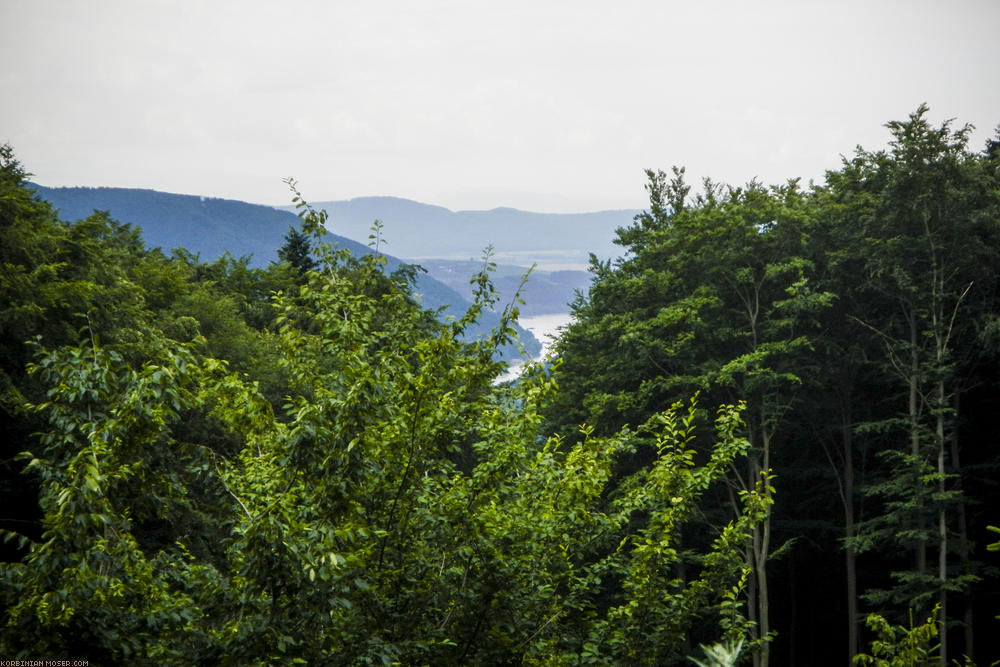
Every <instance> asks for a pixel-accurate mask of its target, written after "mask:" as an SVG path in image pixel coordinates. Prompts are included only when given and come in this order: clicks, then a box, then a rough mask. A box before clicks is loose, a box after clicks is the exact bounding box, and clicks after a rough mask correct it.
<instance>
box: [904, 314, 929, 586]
mask: <svg viewBox="0 0 1000 667" xmlns="http://www.w3.org/2000/svg"><path fill="white" fill-rule="evenodd" d="M908 319H909V324H910V373H909V378H908V383H909V405H908V409H909V413H910V414H909V421H910V454H912V455H913V460H914V465H917V464H916V462H917V461H919V460H920V355H919V350H918V348H917V342H918V340H917V322H916V317H915V315H914V313H913V312H912V311H910V312H909V313H908ZM913 484H914V489H919V488H920V486H921V485H922V482H921V481H920V471H919V470H915V471H914V480H913ZM917 502H918V507H921V508H922V507H923V493H919V495H918V497H917ZM921 514H922V512H918V519H917V521H920V522H921V523H922V521H921V519H920V518H919V517H920V516H921ZM914 528H916V529H917V530H922V528H923V527H922V526H919V525H917V526H914ZM915 560H916V570H917V572H918V573H919V574H921V575H923V574H927V540H926V539H924V538H920V539H919V542H918V543H917V546H916V550H915Z"/></svg>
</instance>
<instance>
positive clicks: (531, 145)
mask: <svg viewBox="0 0 1000 667" xmlns="http://www.w3.org/2000/svg"><path fill="white" fill-rule="evenodd" d="M998 25H1000V2H997V1H996V0H949V2H941V1H940V0H933V1H930V0H863V1H859V0H823V1H813V0H701V1H695V0H688V1H683V2H681V1H672V0H615V2H610V0H606V1H602V2H596V1H592V0H572V1H565V2H564V1H546V0H530V1H522V0H504V2H497V1H496V0H493V1H490V2H481V1H479V0H457V1H450V0H406V1H394V0H379V1H370V2H360V1H357V2H354V1H350V2H349V1H346V0H321V1H316V2H305V1H298V0H284V1H282V2H278V1H276V0H239V1H234V2H229V1H222V0H213V1H212V2H194V1H180V0H168V1H157V0H124V1H112V0H89V1H86V2H84V1H75V0H63V1H55V0H0V53H2V57H0V91H2V94H0V143H9V144H11V145H12V146H13V148H14V151H15V153H16V155H17V157H18V159H19V160H20V161H21V163H22V164H23V166H24V167H25V168H26V169H27V170H28V171H29V172H31V173H33V174H34V180H35V181H36V182H38V183H41V184H43V185H46V186H78V185H82V186H113V187H132V188H152V189H156V190H162V191H167V192H176V193H183V194H199V195H204V196H213V197H224V198H230V199H240V200H244V201H249V202H254V203H261V204H272V205H279V204H285V203H288V202H289V199H290V195H289V191H288V187H287V185H286V184H285V183H284V182H283V179H284V178H286V177H294V178H295V179H297V180H298V183H299V188H300V189H301V190H302V192H303V193H304V195H305V196H306V198H307V199H310V200H313V201H321V200H336V199H350V198H353V197H360V196H374V195H391V196H397V197H406V198H409V199H415V200H417V201H421V202H425V203H430V204H437V205H440V206H445V207H447V208H450V209H452V210H460V209H491V208H494V207H498V206H510V207H515V208H521V209H525V210H533V211H545V212H581V211H592V210H602V209H622V208H644V207H645V206H646V204H647V198H646V192H645V189H644V184H645V183H646V177H645V174H644V170H646V169H663V170H664V171H669V169H670V168H671V167H672V166H674V165H677V166H683V167H685V168H686V169H687V174H688V177H689V180H690V181H692V182H695V183H697V182H699V181H700V180H701V179H702V178H704V177H711V178H712V179H714V180H716V181H721V182H725V183H730V184H734V185H739V184H743V183H745V182H747V181H749V180H750V179H753V178H756V179H758V180H760V181H762V182H764V183H768V184H774V183H783V182H784V181H786V180H787V179H789V178H793V177H801V178H802V179H803V182H808V181H809V180H810V179H815V180H816V181H817V182H819V181H821V180H822V178H823V174H824V172H825V171H826V170H829V169H836V168H837V167H838V166H839V165H840V162H841V156H844V155H850V154H852V153H853V151H854V150H855V147H856V146H858V145H861V146H863V147H864V148H866V149H869V150H872V149H878V148H881V147H883V146H885V145H886V142H887V140H888V133H887V130H886V129H885V127H884V124H885V123H886V122H888V121H890V120H902V119H905V118H906V117H907V116H908V115H909V114H910V113H911V112H913V111H914V110H915V109H916V108H917V106H918V105H919V104H921V103H927V104H928V105H929V107H930V118H931V120H932V121H934V122H935V123H940V122H943V121H945V120H947V119H951V118H954V119H955V123H956V124H957V125H961V124H965V123H971V124H973V125H975V126H976V128H977V129H976V131H975V132H974V133H973V135H972V147H973V148H974V149H976V150H978V149H980V148H981V147H982V146H983V144H984V143H985V141H986V139H987V138H989V137H991V136H993V134H994V132H995V130H996V128H997V126H998V124H1000V39H998V37H997V26H998Z"/></svg>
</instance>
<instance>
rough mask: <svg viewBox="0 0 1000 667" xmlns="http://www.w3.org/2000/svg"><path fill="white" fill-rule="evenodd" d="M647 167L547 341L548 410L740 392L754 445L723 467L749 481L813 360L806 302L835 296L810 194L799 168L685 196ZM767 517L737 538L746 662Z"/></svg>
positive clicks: (617, 416) (598, 419)
mask: <svg viewBox="0 0 1000 667" xmlns="http://www.w3.org/2000/svg"><path fill="white" fill-rule="evenodd" d="M648 177H649V183H648V185H647V189H648V190H649V193H650V209H649V211H647V212H645V213H643V214H642V215H640V216H638V217H637V218H636V222H635V224H634V225H633V226H631V227H629V228H626V229H622V230H619V232H618V239H617V242H618V243H619V244H620V245H621V246H622V247H623V248H624V249H625V250H626V251H627V253H628V254H627V255H626V258H625V259H623V260H620V261H619V262H617V263H616V265H615V266H614V267H613V268H612V267H611V266H610V265H604V266H596V267H595V268H596V277H595V280H594V284H593V286H592V287H591V290H590V294H589V298H588V299H581V300H580V301H578V303H577V304H576V305H575V309H574V315H575V321H574V322H573V323H572V324H571V326H570V327H569V329H568V331H567V332H566V334H565V335H564V336H563V338H562V339H561V340H560V341H559V342H558V343H557V346H556V349H557V350H558V352H559V354H560V355H561V357H562V361H563V364H562V366H561V368H560V371H559V372H560V378H561V383H562V386H563V387H564V390H563V392H562V394H561V396H560V397H559V398H558V399H557V402H556V403H555V404H554V406H553V408H552V409H551V411H550V413H549V414H550V415H552V416H553V419H554V421H556V422H558V420H559V419H563V418H564V417H561V416H560V415H571V417H570V419H580V418H584V419H590V420H593V422H594V423H596V424H606V423H610V424H616V423H629V422H632V421H633V420H636V419H642V418H643V415H644V413H646V412H648V411H652V410H654V409H655V406H656V405H657V404H663V403H664V402H669V401H671V400H676V397H677V396H679V395H683V394H684V393H685V392H690V391H692V390H693V389H696V388H697V389H704V390H706V391H708V392H709V393H710V395H713V396H717V397H726V400H733V399H735V398H736V397H740V398H741V399H745V400H746V401H747V404H748V410H747V416H746V427H747V430H746V435H747V438H748V440H749V441H750V443H751V445H752V455H751V456H750V457H749V459H748V465H747V468H746V469H745V470H744V471H742V472H735V471H734V474H733V475H732V477H731V479H730V481H731V483H732V484H733V485H734V488H740V489H746V488H747V487H748V485H752V484H753V483H755V482H754V481H755V480H758V479H760V478H761V476H764V477H765V478H769V476H770V474H771V469H772V465H773V461H772V455H773V448H774V443H775V438H776V435H777V433H778V431H779V430H780V429H781V425H782V420H783V417H784V415H785V413H786V412H787V411H788V410H789V409H790V407H791V405H792V403H793V401H794V396H795V394H796V392H797V388H798V387H799V385H800V384H801V382H802V374H803V372H808V371H809V368H810V366H809V363H808V362H807V361H806V359H807V357H806V353H807V352H808V351H809V350H810V348H811V345H812V343H811V340H810V336H809V335H810V333H811V332H813V331H815V330H816V326H817V320H816V314H817V312H819V311H821V310H822V309H824V308H825V307H827V306H828V305H829V303H830V301H831V299H832V295H830V294H829V293H825V292H821V291H818V290H816V289H814V288H813V286H812V284H811V279H810V275H811V273H812V270H813V267H812V262H811V261H810V259H809V257H808V254H807V252H808V249H807V247H806V239H807V225H808V223H809V221H810V220H811V218H812V217H813V215H814V212H813V210H812V208H811V203H810V202H811V199H810V197H809V196H808V194H807V193H804V192H802V191H801V190H800V189H799V188H798V184H797V183H796V182H790V183H788V184H786V185H784V186H780V187H772V188H766V187H763V186H761V185H759V184H757V183H750V184H749V185H747V186H746V187H744V188H732V187H723V186H719V185H717V184H714V183H711V182H706V184H705V188H704V191H703V192H701V193H699V194H697V195H696V196H694V197H690V196H689V194H690V188H689V187H688V186H687V185H686V183H685V182H684V179H683V170H681V169H675V170H674V174H673V177H672V178H668V177H667V175H666V174H664V173H663V172H657V173H654V172H648ZM592 387H593V388H594V389H591V388H592ZM574 405H575V406H584V409H585V410H586V412H582V413H581V411H580V410H579V409H577V410H572V409H571V407H570V406H574ZM764 488H765V493H767V494H768V495H769V494H770V493H771V492H772V489H771V487H770V484H769V483H768V484H766V485H765V487H764ZM771 528H772V526H771V516H770V514H769V515H768V516H766V517H765V518H764V520H763V521H762V522H761V523H760V524H759V526H757V527H756V528H755V530H754V532H753V535H752V538H751V540H750V542H749V543H748V545H747V546H746V561H747V566H748V568H749V572H750V585H749V587H748V595H749V607H748V609H749V611H750V614H749V618H750V619H751V621H752V622H753V623H754V624H755V632H756V635H755V636H756V638H757V640H758V641H757V642H756V644H755V645H754V664H755V665H767V664H768V661H769V646H768V642H769V639H770V635H771V625H770V614H771V611H770V604H771V603H770V588H769V585H768V560H769V557H770V555H771V552H772V549H773V546H774V545H773V544H772V539H773V535H772V530H771Z"/></svg>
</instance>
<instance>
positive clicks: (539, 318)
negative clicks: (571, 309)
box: [496, 313, 572, 383]
mask: <svg viewBox="0 0 1000 667" xmlns="http://www.w3.org/2000/svg"><path fill="white" fill-rule="evenodd" d="M571 319H572V316H571V315H570V314H569V313H550V314H547V315H535V316H533V317H521V318H518V324H520V325H521V326H522V327H524V328H525V329H527V330H528V331H530V332H531V333H532V335H534V337H535V338H537V339H538V342H539V343H541V344H542V351H541V353H540V354H539V355H538V356H537V357H535V358H534V359H532V361H540V360H541V359H543V358H544V357H545V355H546V354H548V353H549V350H550V349H551V348H552V342H553V341H554V340H555V338H556V337H557V336H558V335H559V333H560V331H559V330H560V329H561V328H562V327H565V326H566V325H567V324H569V322H570V320H571ZM523 364H524V361H523V360H520V359H518V360H515V361H512V362H511V363H510V366H509V367H508V369H507V372H506V373H504V374H503V375H501V376H500V377H498V378H497V380H496V382H497V383H500V382H507V381H508V380H513V379H515V378H517V376H518V375H520V374H521V366H522V365H523Z"/></svg>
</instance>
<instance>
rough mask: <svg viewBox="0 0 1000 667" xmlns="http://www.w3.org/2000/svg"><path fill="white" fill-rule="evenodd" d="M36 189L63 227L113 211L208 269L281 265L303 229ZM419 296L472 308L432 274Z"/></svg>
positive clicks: (354, 245)
mask: <svg viewBox="0 0 1000 667" xmlns="http://www.w3.org/2000/svg"><path fill="white" fill-rule="evenodd" d="M31 187H32V188H33V189H34V190H35V191H36V192H37V193H38V197H39V198H41V199H44V200H46V201H48V202H50V203H51V204H52V205H53V206H54V207H55V208H56V209H57V210H58V212H59V216H60V218H62V219H63V220H67V221H75V220H80V219H83V218H86V217H88V216H90V215H91V214H92V213H93V212H94V211H95V210H99V211H109V212H110V214H111V216H112V217H113V218H115V219H116V220H118V221H120V222H126V223H130V224H133V225H136V226H137V227H139V228H141V229H142V235H143V239H144V240H145V242H146V245H147V246H148V247H150V248H156V247H158V248H162V249H163V250H164V251H166V252H168V253H169V252H170V251H172V250H174V249H176V248H178V247H183V248H185V249H187V250H188V251H190V252H193V253H197V254H198V255H199V257H200V258H201V260H202V261H212V260H215V259H217V258H218V257H220V256H222V255H223V254H224V253H226V252H229V253H230V254H232V255H233V256H235V257H244V256H247V255H249V256H250V257H251V259H250V265H251V266H254V267H263V266H266V265H267V264H268V263H269V262H272V261H277V251H278V248H280V247H281V245H282V244H283V243H284V236H285V234H286V233H287V232H288V228H289V227H298V225H299V218H298V216H297V215H296V214H295V213H292V212H290V211H285V210H279V209H276V208H274V207H271V206H263V205H260V204H250V203H247V202H242V201H237V200H232V199H219V198H215V197H201V196H198V195H181V194H172V193H166V192H160V191H158V190H144V189H133V188H111V187H99V188H86V187H63V188H48V187H45V186H42V185H38V184H31ZM369 226H370V223H369ZM365 236H367V234H366V235H365ZM329 241H330V242H331V243H334V244H336V245H338V246H340V247H342V248H346V249H348V250H350V251H351V253H352V254H355V255H360V254H364V253H369V252H371V249H370V248H369V247H368V246H367V245H365V244H363V243H359V242H357V241H354V240H351V239H349V238H346V237H344V236H340V235H337V234H332V233H331V237H330V238H329ZM390 250H391V248H390ZM383 254H385V253H383ZM385 256H386V259H387V260H388V268H389V270H390V271H392V270H395V269H396V268H398V267H399V265H400V264H402V263H403V261H402V260H400V259H398V258H397V257H396V256H393V255H389V254H385ZM416 291H417V293H418V294H420V295H421V301H422V303H423V305H424V307H426V308H431V309H438V308H444V309H445V312H446V313H447V314H451V315H458V314H460V313H462V312H464V310H465V309H466V308H467V307H468V305H469V302H468V300H467V299H465V298H464V297H463V296H462V295H461V294H459V293H458V292H457V291H455V290H454V289H452V288H451V287H448V286H447V285H445V284H444V283H442V282H440V281H438V280H435V279H434V278H433V277H431V276H429V275H427V274H419V275H418V277H417V284H416ZM497 321H498V316H497V315H496V314H493V313H487V314H486V315H484V317H483V318H482V320H481V322H480V324H481V326H480V329H479V333H485V332H487V331H488V330H489V329H490V328H492V327H493V326H494V325H495V324H496V323H497ZM518 329H519V331H518V333H519V334H520V336H521V339H522V342H523V343H524V344H525V348H526V350H527V352H528V353H529V354H536V353H537V351H538V350H539V349H540V344H539V343H538V341H537V340H536V339H535V338H534V337H533V336H532V335H531V333H530V332H528V331H526V330H524V329H523V328H520V327H519V328H518Z"/></svg>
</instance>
